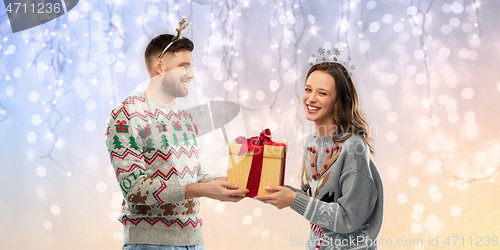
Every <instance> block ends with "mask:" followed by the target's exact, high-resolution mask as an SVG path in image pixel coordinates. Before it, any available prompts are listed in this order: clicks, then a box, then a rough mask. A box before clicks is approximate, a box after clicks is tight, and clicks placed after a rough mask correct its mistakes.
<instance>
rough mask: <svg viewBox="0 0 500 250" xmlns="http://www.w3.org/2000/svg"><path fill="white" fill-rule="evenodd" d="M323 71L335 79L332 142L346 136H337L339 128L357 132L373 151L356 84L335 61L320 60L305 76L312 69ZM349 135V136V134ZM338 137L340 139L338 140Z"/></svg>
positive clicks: (310, 71)
mask: <svg viewBox="0 0 500 250" xmlns="http://www.w3.org/2000/svg"><path fill="white" fill-rule="evenodd" d="M317 70H319V71H323V72H325V73H327V74H329V75H330V76H332V77H333V79H334V80H335V90H336V91H337V98H336V100H335V106H334V109H333V122H334V124H335V125H336V126H337V131H336V133H335V136H334V138H332V140H333V141H334V142H342V141H344V140H345V139H346V137H344V138H342V139H344V140H342V139H341V138H337V135H339V132H341V131H338V130H339V129H341V130H343V131H345V132H348V133H350V134H357V135H358V136H360V137H361V138H363V140H364V141H365V142H366V144H367V145H368V147H369V148H370V153H371V154H373V153H374V149H373V147H372V146H371V145H370V143H369V141H370V140H371V138H370V126H369V125H368V123H367V122H366V120H365V119H364V118H363V114H362V113H361V110H360V109H359V97H358V91H357V90H356V86H355V85H354V83H353V82H352V80H351V77H350V76H349V73H348V71H347V70H346V68H345V67H344V66H343V65H342V64H340V63H335V62H322V63H318V64H315V65H314V66H312V67H311V68H310V69H309V72H307V76H306V81H307V78H309V75H311V73H312V72H314V71H317ZM349 137H350V136H349ZM339 139H340V140H339Z"/></svg>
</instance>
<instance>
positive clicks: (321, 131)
mask: <svg viewBox="0 0 500 250" xmlns="http://www.w3.org/2000/svg"><path fill="white" fill-rule="evenodd" d="M336 130H337V126H336V125H335V124H333V122H332V123H331V124H324V123H323V124H318V123H316V135H317V136H318V137H323V136H326V135H329V134H333V133H334V132H335V131H336Z"/></svg>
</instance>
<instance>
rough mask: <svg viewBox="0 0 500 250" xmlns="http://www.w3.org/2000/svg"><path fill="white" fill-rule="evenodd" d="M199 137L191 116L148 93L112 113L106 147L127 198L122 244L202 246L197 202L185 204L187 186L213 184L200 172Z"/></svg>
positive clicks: (138, 94)
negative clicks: (197, 138) (201, 183)
mask: <svg viewBox="0 0 500 250" xmlns="http://www.w3.org/2000/svg"><path fill="white" fill-rule="evenodd" d="M197 134H198V128H197V126H196V124H194V123H193V117H192V116H191V114H190V113H189V112H186V111H185V110H183V109H182V107H180V106H178V105H176V104H164V103H160V102H158V101H155V100H153V99H151V98H150V97H147V96H146V95H145V94H144V93H137V94H136V95H133V96H129V97H128V98H127V99H126V100H125V101H123V102H122V103H121V104H120V105H118V106H117V107H116V108H115V109H114V110H113V111H112V113H111V117H110V119H109V123H108V128H107V131H106V146H107V147H108V151H109V154H110V157H111V162H112V164H113V168H114V171H115V173H116V178H117V181H118V184H119V186H120V189H121V191H122V194H123V197H124V206H123V208H122V211H121V214H120V216H119V221H120V222H121V223H122V224H123V226H124V230H123V232H124V233H123V238H124V244H159V245H175V246H189V245H196V244H201V243H203V236H202V220H201V218H200V217H199V216H198V211H199V209H200V204H199V199H198V198H194V199H185V187H186V184H190V183H197V182H205V181H211V180H213V179H214V178H213V177H209V176H208V175H207V174H206V173H205V172H204V171H203V169H202V168H201V165H200V162H199V160H198V142H197V141H196V135H197Z"/></svg>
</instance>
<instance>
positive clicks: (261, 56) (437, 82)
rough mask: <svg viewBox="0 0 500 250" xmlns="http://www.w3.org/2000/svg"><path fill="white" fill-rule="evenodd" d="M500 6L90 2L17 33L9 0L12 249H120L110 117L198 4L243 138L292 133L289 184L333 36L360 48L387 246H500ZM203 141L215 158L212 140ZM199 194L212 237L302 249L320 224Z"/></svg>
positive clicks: (7, 218) (195, 14)
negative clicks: (315, 81)
mask: <svg viewBox="0 0 500 250" xmlns="http://www.w3.org/2000/svg"><path fill="white" fill-rule="evenodd" d="M499 8H500V2H499V1H475V0H456V1H453V0H443V1H368V0H359V1H358V0H342V1H326V0H318V1H316V0H315V1H312V0H275V1H273V0H258V1H257V0H254V1H250V0H248V1H246V0H238V1H229V0H228V1H207V0H191V1H176V0H168V1H159V0H158V1H131V0H106V1H104V0H102V1H80V3H79V4H78V5H77V6H76V7H75V8H74V9H73V10H72V11H71V12H69V13H67V14H66V15H64V16H63V17H61V18H59V19H56V20H53V21H51V22H49V23H47V24H45V25H42V26H39V27H35V28H32V29H30V30H27V31H25V32H19V33H16V34H12V32H11V30H10V26H9V23H8V21H7V15H6V13H5V9H3V7H2V10H1V12H0V21H1V24H0V31H1V33H2V34H1V37H0V52H1V53H0V61H1V65H0V129H1V134H2V135H1V138H2V140H1V143H0V156H1V159H2V160H1V173H2V174H1V176H2V177H1V182H0V195H1V196H0V197H1V199H2V203H1V206H0V214H1V221H2V222H1V227H0V241H1V242H2V247H1V248H2V249H120V246H121V244H122V234H121V224H120V223H119V222H117V217H118V213H119V211H120V204H121V201H122V197H121V193H120V192H119V188H118V185H117V183H116V181H115V178H114V174H113V170H112V167H111V166H110V161H109V157H108V155H107V151H106V146H105V143H104V132H105V130H106V124H107V118H108V115H109V113H110V111H111V109H112V108H113V107H114V106H115V105H116V104H117V103H119V102H121V101H122V100H123V99H124V98H125V97H126V96H127V95H128V94H130V92H131V91H132V89H134V88H135V87H136V86H137V85H139V84H140V83H143V82H144V81H145V80H146V79H147V74H146V71H145V66H144V62H143V53H144V49H145V46H146V45H147V43H148V42H149V40H150V39H152V38H153V37H154V36H156V35H158V34H160V33H165V32H170V33H173V32H175V31H174V29H175V28H176V27H177V24H178V22H179V21H180V19H181V18H182V17H186V18H187V19H188V20H193V28H192V30H191V32H190V34H189V36H188V37H189V38H190V39H191V40H193V41H194V43H195V50H194V52H193V56H194V59H195V62H196V65H197V66H196V68H197V73H198V82H199V83H200V84H201V85H202V86H203V88H202V89H203V93H204V95H205V96H206V97H207V98H208V99H210V100H229V101H234V102H238V103H239V104H240V105H241V107H242V116H243V117H244V120H245V125H246V126H245V127H246V134H247V136H251V135H257V134H258V133H259V132H260V131H261V130H262V129H264V128H266V127H269V128H271V130H272V132H273V134H274V137H273V138H274V139H275V140H286V141H288V142H289V145H290V149H289V153H288V161H287V172H286V183H287V184H290V185H292V186H296V187H298V186H299V181H298V180H297V177H298V176H299V169H300V161H301V155H302V148H301V147H302V143H303V142H304V140H305V138H306V136H307V135H308V134H310V133H311V132H312V131H313V126H312V124H311V123H308V122H307V121H306V120H305V119H304V113H303V109H302V104H301V102H300V97H301V94H302V86H303V83H304V79H305V74H306V72H307V70H308V68H309V63H308V62H309V61H310V59H311V58H310V56H311V54H313V53H315V52H316V51H317V48H318V47H319V46H324V47H329V46H334V47H337V48H339V50H341V53H342V57H343V58H344V59H343V60H346V58H348V57H351V58H352V60H351V62H352V64H353V65H354V66H355V69H354V70H352V73H353V79H354V80H355V83H356V85H357V87H358V91H359V95H360V99H361V109H362V111H363V112H364V113H365V114H366V117H367V119H368V121H369V123H370V125H371V126H372V131H371V132H372V138H373V140H374V142H373V145H374V146H375V150H376V155H375V156H374V158H375V161H376V163H377V165H378V167H379V170H380V172H381V175H382V177H383V181H384V186H385V220H384V224H383V228H382V231H381V234H380V236H379V239H380V240H382V239H383V241H382V242H381V245H382V244H383V245H384V247H381V248H382V249H418V250H421V249H453V248H456V247H457V246H460V247H461V248H463V249H472V248H473V247H475V248H480V249H483V248H486V249H497V247H498V246H493V245H494V243H495V241H494V239H495V238H494V237H497V238H496V239H497V240H498V237H499V236H500V223H499V219H498V216H499V212H498V207H499V205H500V202H499V201H498V198H497V197H498V191H499V187H500V185H499V182H500V181H498V167H499V164H500V148H499V146H498V141H499V139H500V138H499V136H500V134H499V132H500V129H499V126H498V124H499V123H500V119H499V108H498V107H499V104H500V101H499V94H500V93H499V92H500V73H499V71H498V69H497V68H498V67H497V66H496V64H497V62H496V60H497V58H498V57H499V56H500V33H498V32H497V31H498V24H499V23H500V18H499V15H498V11H497V10H498V9H499ZM212 134H213V135H212V136H217V135H218V134H220V131H215V132H214V133H212ZM200 141H202V142H203V144H202V149H201V152H202V154H203V148H207V147H208V146H211V140H209V139H204V140H200ZM219 149H220V150H221V151H220V152H222V151H223V150H225V149H224V148H223V147H220V148H219ZM202 164H204V165H206V166H209V165H210V164H205V163H203V162H202ZM202 203H203V204H202V210H201V214H202V218H203V219H204V236H205V245H206V249H303V248H304V247H303V246H297V244H298V240H299V239H306V238H307V236H308V231H309V224H308V222H307V221H305V219H303V218H302V217H301V216H299V215H298V214H296V213H295V212H294V211H292V210H290V209H289V208H287V209H283V210H281V211H279V210H278V209H276V208H274V207H271V206H269V205H265V204H262V203H260V202H258V201H256V200H253V199H245V200H243V201H242V202H240V203H237V204H230V203H222V202H218V201H214V200H209V199H203V201H202ZM452 236H458V237H464V238H459V239H458V240H457V241H456V242H455V238H452ZM436 237H439V238H438V239H439V246H438V247H431V246H430V245H429V239H436ZM446 237H450V238H449V243H450V245H449V246H446V245H445V244H444V243H445V239H446ZM470 237H471V238H470ZM398 239H401V240H402V241H399V243H401V244H403V245H402V246H399V247H396V246H395V245H396V244H397V243H398V242H397V240H398ZM414 239H422V243H423V246H413V243H411V242H413V240H414ZM408 240H409V241H408ZM389 243H391V244H392V246H391V247H387V245H388V244H389ZM454 243H455V247H453V244H454ZM478 244H480V245H482V246H481V247H479V246H476V245H478ZM497 244H498V242H497ZM471 245H472V246H471ZM486 245H489V246H486ZM462 246H463V247H462Z"/></svg>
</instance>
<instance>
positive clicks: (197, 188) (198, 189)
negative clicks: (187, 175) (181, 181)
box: [184, 183, 204, 199]
mask: <svg viewBox="0 0 500 250" xmlns="http://www.w3.org/2000/svg"><path fill="white" fill-rule="evenodd" d="M203 185H204V183H192V184H187V185H186V189H185V194H184V196H185V197H186V199H193V198H198V197H202V196H203V195H202V188H203Z"/></svg>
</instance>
